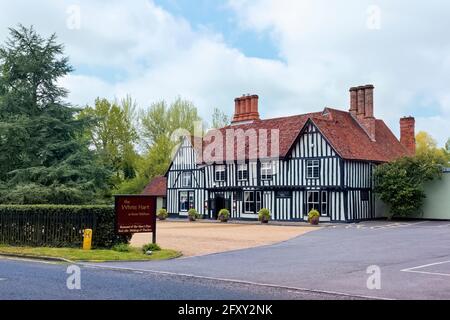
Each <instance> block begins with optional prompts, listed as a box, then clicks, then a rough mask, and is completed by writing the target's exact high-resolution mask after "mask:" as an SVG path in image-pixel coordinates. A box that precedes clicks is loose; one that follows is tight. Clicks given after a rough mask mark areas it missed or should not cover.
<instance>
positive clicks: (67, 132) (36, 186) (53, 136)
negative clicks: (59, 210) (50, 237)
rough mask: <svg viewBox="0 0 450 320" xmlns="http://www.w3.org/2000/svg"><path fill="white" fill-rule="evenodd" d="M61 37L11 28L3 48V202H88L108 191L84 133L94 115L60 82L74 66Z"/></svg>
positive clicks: (0, 106) (0, 89)
mask: <svg viewBox="0 0 450 320" xmlns="http://www.w3.org/2000/svg"><path fill="white" fill-rule="evenodd" d="M63 51H64V47H63V45H61V44H57V43H56V36H55V35H52V36H50V37H49V38H48V39H44V38H43V37H41V36H40V35H38V34H37V33H36V32H35V30H34V29H33V28H26V27H24V26H19V27H18V28H17V29H12V28H11V29H10V38H9V40H8V41H7V42H6V44H5V45H4V46H3V47H0V202H1V203H19V204H20V203H66V204H69V203H87V202H92V201H94V200H95V198H96V195H97V194H98V193H99V192H100V193H103V192H106V190H107V185H106V183H105V181H106V180H107V175H108V172H107V171H106V170H105V169H103V168H102V167H101V166H99V165H98V164H97V163H96V161H95V159H94V155H93V154H92V152H91V151H90V150H89V149H88V145H87V141H85V140H83V132H84V131H85V127H86V125H87V122H89V119H88V118H83V119H78V118H76V114H77V113H78V112H79V111H80V110H79V109H77V108H73V107H72V106H70V105H69V104H67V103H66V102H65V98H66V97H67V90H66V89H64V88H62V87H59V86H58V85H57V82H58V80H59V79H60V78H61V77H64V76H65V75H67V74H68V73H70V72H71V71H72V70H73V69H72V67H71V66H70V64H69V61H68V58H67V57H65V56H64V55H63V53H64V52H63Z"/></svg>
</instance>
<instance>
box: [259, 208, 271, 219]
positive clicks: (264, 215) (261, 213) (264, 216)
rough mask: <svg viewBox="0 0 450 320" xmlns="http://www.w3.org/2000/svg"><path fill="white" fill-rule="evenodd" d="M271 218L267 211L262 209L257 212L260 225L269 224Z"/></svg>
mask: <svg viewBox="0 0 450 320" xmlns="http://www.w3.org/2000/svg"><path fill="white" fill-rule="evenodd" d="M270 218H271V215H270V211H269V209H266V208H263V209H261V210H259V212H258V219H259V221H261V223H269V220H270Z"/></svg>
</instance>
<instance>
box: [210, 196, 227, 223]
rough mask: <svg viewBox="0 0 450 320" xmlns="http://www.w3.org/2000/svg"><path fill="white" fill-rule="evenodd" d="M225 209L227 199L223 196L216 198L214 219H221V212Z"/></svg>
mask: <svg viewBox="0 0 450 320" xmlns="http://www.w3.org/2000/svg"><path fill="white" fill-rule="evenodd" d="M222 209H226V208H225V198H224V197H223V196H219V195H218V196H216V197H215V198H214V208H213V219H214V220H217V219H218V218H219V211H220V210H222Z"/></svg>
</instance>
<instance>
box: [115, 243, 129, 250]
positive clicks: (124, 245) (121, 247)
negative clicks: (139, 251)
mask: <svg viewBox="0 0 450 320" xmlns="http://www.w3.org/2000/svg"><path fill="white" fill-rule="evenodd" d="M112 250H114V251H117V252H130V251H131V247H130V245H129V244H128V243H119V244H116V245H115V246H113V247H112Z"/></svg>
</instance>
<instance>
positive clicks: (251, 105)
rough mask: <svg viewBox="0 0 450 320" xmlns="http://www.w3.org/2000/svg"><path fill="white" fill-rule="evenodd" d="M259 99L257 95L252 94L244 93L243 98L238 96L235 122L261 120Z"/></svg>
mask: <svg viewBox="0 0 450 320" xmlns="http://www.w3.org/2000/svg"><path fill="white" fill-rule="evenodd" d="M258 100H259V97H258V96H257V95H250V94H244V95H243V96H242V97H241V98H236V99H235V104H236V106H235V114H234V117H233V124H237V123H240V122H246V121H255V120H259V113H258Z"/></svg>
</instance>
